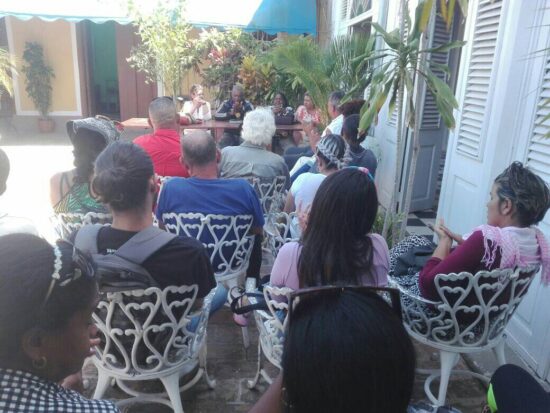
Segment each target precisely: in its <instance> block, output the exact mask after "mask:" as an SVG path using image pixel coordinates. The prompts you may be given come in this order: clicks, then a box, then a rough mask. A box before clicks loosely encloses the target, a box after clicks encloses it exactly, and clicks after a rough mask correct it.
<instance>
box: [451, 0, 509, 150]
mask: <svg viewBox="0 0 550 413" xmlns="http://www.w3.org/2000/svg"><path fill="white" fill-rule="evenodd" d="M501 11H502V0H480V1H479V5H478V9H477V17H476V22H475V27H474V35H473V39H472V49H471V56H470V65H469V68H468V75H467V80H466V90H465V93H464V99H463V102H462V110H461V115H462V116H461V119H460V130H459V132H458V138H457V151H458V152H460V153H462V154H465V155H468V156H472V157H475V158H480V157H481V152H482V147H483V141H482V140H483V137H484V133H485V132H484V129H485V122H486V116H485V113H486V111H487V107H486V105H487V100H488V97H489V90H490V85H491V76H492V73H493V67H494V59H495V52H496V45H497V39H498V32H499V24H500V17H501Z"/></svg>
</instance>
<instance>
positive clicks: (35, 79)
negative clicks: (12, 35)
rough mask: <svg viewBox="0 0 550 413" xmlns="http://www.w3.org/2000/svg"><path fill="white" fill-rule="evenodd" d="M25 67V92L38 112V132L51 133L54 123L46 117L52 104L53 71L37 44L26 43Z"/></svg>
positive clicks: (41, 48)
mask: <svg viewBox="0 0 550 413" xmlns="http://www.w3.org/2000/svg"><path fill="white" fill-rule="evenodd" d="M23 60H24V61H25V65H24V66H23V68H22V72H23V73H24V74H25V90H26V91H27V94H28V95H29V97H30V98H31V99H32V101H33V102H34V106H36V108H37V109H38V111H39V112H40V117H39V118H38V130H39V131H40V132H41V133H50V132H53V130H54V128H55V123H54V121H53V119H52V118H50V117H48V113H49V111H50V107H51V104H52V78H54V77H55V75H54V72H53V69H52V67H51V66H49V65H48V64H47V63H46V61H45V59H44V48H43V47H42V45H41V44H40V43H38V42H27V43H26V44H25V51H24V52H23Z"/></svg>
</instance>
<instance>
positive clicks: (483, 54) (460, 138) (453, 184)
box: [438, 0, 514, 233]
mask: <svg viewBox="0 0 550 413" xmlns="http://www.w3.org/2000/svg"><path fill="white" fill-rule="evenodd" d="M510 1H514V0H470V2H469V9H468V18H467V20H466V27H465V34H464V40H465V41H466V42H467V43H466V45H465V46H464V47H463V48H462V53H461V57H460V60H461V61H460V70H459V76H458V84H457V88H456V96H457V100H458V104H459V108H458V110H455V112H454V115H455V119H456V128H455V130H454V131H452V132H450V134H449V145H448V146H447V156H446V160H445V172H444V175H443V183H442V188H441V196H440V201H439V208H438V217H439V218H443V219H445V222H446V223H447V224H448V225H450V227H451V228H453V230H455V231H458V232H459V233H466V232H468V231H471V229H472V228H474V227H476V226H477V225H480V224H481V223H483V222H484V219H485V215H486V214H485V211H484V207H483V206H484V205H485V203H486V202H487V193H488V190H487V186H488V182H489V180H490V179H492V178H493V177H491V165H490V164H488V162H490V159H492V157H493V148H492V147H491V148H490V151H491V153H490V155H491V156H487V155H488V154H487V152H486V148H485V147H486V145H485V141H486V139H487V137H488V135H487V129H488V127H489V125H490V124H491V115H492V110H493V106H494V104H495V102H494V99H493V94H494V90H495V83H496V81H497V77H498V76H497V75H498V72H499V67H498V64H496V62H498V58H499V56H500V55H501V50H502V47H503V46H502V43H503V37H504V32H505V30H503V24H502V21H503V20H505V19H504V14H503V9H504V8H505V7H506V5H507V4H510Z"/></svg>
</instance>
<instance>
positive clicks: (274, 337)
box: [246, 283, 293, 389]
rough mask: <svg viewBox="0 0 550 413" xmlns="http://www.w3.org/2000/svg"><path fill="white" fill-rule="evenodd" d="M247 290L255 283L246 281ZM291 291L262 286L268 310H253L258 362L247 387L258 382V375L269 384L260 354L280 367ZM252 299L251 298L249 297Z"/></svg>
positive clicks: (254, 385) (283, 288) (251, 386)
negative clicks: (257, 334)
mask: <svg viewBox="0 0 550 413" xmlns="http://www.w3.org/2000/svg"><path fill="white" fill-rule="evenodd" d="M246 287H247V288H246V289H247V291H249V292H253V291H254V290H255V285H253V284H248V283H247V286H246ZM292 292H293V290H292V289H291V288H288V287H273V286H269V285H265V286H264V287H263V294H264V299H265V301H266V303H267V307H268V310H267V311H265V310H254V311H253V313H254V320H255V321H256V327H257V328H258V333H259V336H258V364H257V370H256V375H255V376H254V378H253V379H252V380H248V381H247V387H248V388H249V389H253V388H255V387H256V385H257V384H258V381H259V380H260V377H263V378H264V380H265V381H267V382H268V383H269V384H271V383H272V381H273V380H272V378H271V377H270V376H269V374H267V372H266V371H265V370H264V368H263V357H262V355H263V356H264V357H265V358H266V359H267V360H268V361H269V362H270V363H271V364H273V365H274V366H275V367H277V368H279V369H281V359H282V356H283V346H284V335H285V330H286V325H287V316H288V302H289V299H290V294H291V293H292ZM250 301H253V299H250Z"/></svg>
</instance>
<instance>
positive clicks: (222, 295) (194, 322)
mask: <svg viewBox="0 0 550 413" xmlns="http://www.w3.org/2000/svg"><path fill="white" fill-rule="evenodd" d="M226 301H227V288H225V287H224V286H223V284H218V286H217V287H216V292H215V293H214V297H212V304H211V305H210V317H212V314H214V313H215V312H216V311H218V310H219V309H220V308H222V307H223V305H224V304H225V302H226ZM199 319H200V315H196V316H193V317H191V321H190V322H189V324H188V325H187V330H189V331H191V332H195V330H196V329H197V326H198V324H199Z"/></svg>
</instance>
